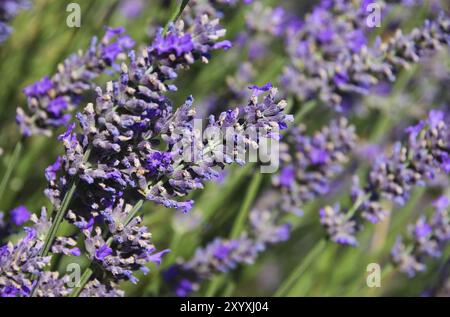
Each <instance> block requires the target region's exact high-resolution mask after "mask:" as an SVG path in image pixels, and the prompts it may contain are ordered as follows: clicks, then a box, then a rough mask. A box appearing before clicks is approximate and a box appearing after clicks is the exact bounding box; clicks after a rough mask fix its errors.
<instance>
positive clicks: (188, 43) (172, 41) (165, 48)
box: [149, 30, 217, 57]
mask: <svg viewBox="0 0 450 317" xmlns="http://www.w3.org/2000/svg"><path fill="white" fill-rule="evenodd" d="M215 45H217V44H215ZM193 49H194V43H193V42H192V38H191V35H190V34H184V35H178V34H175V33H173V32H170V33H169V34H167V35H165V36H164V35H163V34H162V30H161V31H160V32H159V33H158V34H157V35H156V38H155V40H154V41H153V43H152V45H151V46H150V48H149V51H150V52H156V54H157V55H166V54H170V53H175V54H176V56H178V57H180V56H182V55H183V54H187V53H190V52H191V51H192V50H193Z"/></svg>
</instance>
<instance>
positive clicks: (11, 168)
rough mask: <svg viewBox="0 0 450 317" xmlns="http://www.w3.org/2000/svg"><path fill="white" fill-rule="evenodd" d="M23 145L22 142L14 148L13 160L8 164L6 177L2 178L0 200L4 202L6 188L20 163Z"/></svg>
mask: <svg viewBox="0 0 450 317" xmlns="http://www.w3.org/2000/svg"><path fill="white" fill-rule="evenodd" d="M22 149H23V144H22V141H19V142H18V143H17V144H16V146H15V147H14V151H13V153H12V155H11V158H10V160H9V162H8V166H7V168H6V172H5V175H4V176H3V178H2V182H1V183H0V200H2V197H3V194H4V193H5V190H6V187H7V185H8V183H9V180H10V178H11V175H12V173H13V171H14V168H15V166H16V164H17V162H19V156H20V154H21V153H22Z"/></svg>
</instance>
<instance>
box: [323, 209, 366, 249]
mask: <svg viewBox="0 0 450 317" xmlns="http://www.w3.org/2000/svg"><path fill="white" fill-rule="evenodd" d="M319 215H320V223H321V224H322V225H323V226H324V227H325V229H326V231H327V234H328V236H329V237H330V239H331V240H332V241H334V242H336V243H338V244H342V245H349V246H357V245H358V241H357V240H356V237H355V234H356V231H357V230H356V229H357V227H356V222H355V221H353V220H350V219H349V218H348V217H347V215H346V214H345V213H343V212H341V211H340V206H339V205H335V206H334V207H330V206H327V207H325V208H322V209H320V211H319Z"/></svg>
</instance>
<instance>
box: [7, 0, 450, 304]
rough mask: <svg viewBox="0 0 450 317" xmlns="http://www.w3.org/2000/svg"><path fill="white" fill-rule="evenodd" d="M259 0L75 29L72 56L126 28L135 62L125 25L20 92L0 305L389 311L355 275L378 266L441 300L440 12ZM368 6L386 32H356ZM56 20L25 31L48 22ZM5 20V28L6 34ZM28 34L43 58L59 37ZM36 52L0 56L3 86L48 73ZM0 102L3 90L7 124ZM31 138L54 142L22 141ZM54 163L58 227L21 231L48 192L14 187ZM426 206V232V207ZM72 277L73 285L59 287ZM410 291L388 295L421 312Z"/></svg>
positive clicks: (217, 2) (50, 185)
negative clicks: (271, 153) (141, 300)
mask: <svg viewBox="0 0 450 317" xmlns="http://www.w3.org/2000/svg"><path fill="white" fill-rule="evenodd" d="M7 2H8V3H12V2H13V1H12V0H8V1H7ZM5 3H6V2H5ZM14 3H18V2H14ZM268 3H271V4H272V2H270V1H258V2H253V3H252V1H247V0H245V1H237V0H236V1H235V0H233V1H229V0H192V1H186V0H184V1H180V2H179V3H178V7H176V8H175V5H174V6H170V5H169V3H168V2H161V3H159V2H158V3H155V4H154V6H152V10H150V7H148V6H147V4H146V3H144V2H142V1H120V2H117V3H116V4H115V5H109V4H105V3H102V4H100V3H99V4H97V5H96V9H99V12H98V13H95V14H93V13H91V12H84V13H83V24H84V25H83V27H84V28H83V33H76V36H73V37H71V41H74V43H75V39H76V40H77V41H78V37H80V38H83V36H84V35H83V34H89V33H91V32H90V31H91V30H94V29H98V28H99V27H101V24H102V23H103V21H101V23H100V21H95V23H94V24H95V26H94V25H91V27H90V26H89V21H90V19H93V18H94V16H95V20H98V17H100V16H103V17H104V18H105V19H108V24H110V22H111V24H112V25H123V24H125V25H126V28H127V30H128V32H130V34H132V35H133V38H134V39H135V40H136V43H137V45H136V43H135V40H133V39H132V38H131V37H130V36H128V35H126V34H125V28H122V27H118V28H107V29H106V34H105V35H104V37H103V38H102V39H101V40H100V41H97V40H96V39H95V38H94V39H93V40H92V41H91V43H90V45H89V47H88V49H87V50H86V51H85V52H79V53H77V54H73V55H71V56H69V58H67V59H66V60H65V61H63V62H62V63H61V64H60V65H59V66H58V69H57V72H56V73H55V74H54V75H53V76H51V77H50V76H49V77H44V78H42V79H41V80H39V81H37V82H35V83H34V84H31V85H28V86H27V87H26V88H25V89H24V90H23V93H24V95H25V97H26V101H27V107H23V108H19V109H18V110H17V123H18V125H19V128H20V130H21V133H20V134H21V135H22V138H23V140H25V142H26V144H27V147H26V149H27V153H25V154H24V155H22V152H21V149H22V143H21V142H19V143H18V145H17V147H16V148H15V150H14V151H13V153H12V154H9V153H8V150H7V149H8V147H9V146H8V144H9V143H8V142H11V143H12V141H9V137H10V136H11V135H12V134H13V132H11V131H8V129H7V126H8V125H3V123H6V122H2V125H1V130H2V133H1V134H0V143H2V144H1V148H3V149H6V151H3V150H0V152H1V153H0V155H3V156H1V157H0V159H1V160H0V169H3V165H2V163H3V160H4V162H5V163H6V164H5V170H4V173H3V178H2V179H1V180H0V204H1V207H2V210H9V211H8V212H0V246H1V245H3V246H1V247H0V296H13V297H18V296H23V297H50V296H57V297H64V296H72V297H75V296H81V297H121V296H125V295H131V296H135V295H148V294H152V295H169V294H170V295H172V294H176V295H178V296H190V295H192V294H196V295H207V296H211V295H218V294H221V295H230V294H233V295H238V296H239V295H242V294H247V292H248V290H249V289H251V290H252V291H251V294H252V295H255V294H257V295H266V294H272V293H271V292H272V291H273V290H276V291H275V293H273V294H274V295H275V296H293V295H295V296H298V295H310V294H313V295H330V294H336V295H339V296H345V295H374V294H375V295H377V294H383V295H384V294H385V288H383V289H370V290H369V289H367V288H366V287H365V285H359V284H360V283H361V281H365V278H362V273H358V272H359V268H362V270H361V272H363V271H364V269H363V268H364V267H365V266H366V265H367V263H366V262H367V261H369V260H370V262H374V261H375V262H378V263H383V262H384V261H385V260H387V259H388V258H389V260H388V261H389V262H388V263H387V264H386V263H385V264H383V265H382V279H383V283H384V284H386V285H387V284H389V285H392V283H393V282H392V281H393V278H394V274H395V273H396V272H397V271H401V272H404V273H406V274H407V275H409V276H410V277H412V276H416V275H419V274H417V273H418V272H422V271H425V270H426V269H427V267H428V270H427V274H420V276H417V278H416V281H414V283H417V285H420V287H419V288H420V290H419V291H420V292H422V290H423V289H428V290H429V292H427V293H426V294H425V295H437V294H438V293H439V291H438V290H440V289H444V291H445V287H444V288H443V287H442V286H445V285H444V282H439V283H437V284H436V283H435V281H436V280H442V281H444V280H445V279H446V277H447V275H448V274H447V273H446V272H447V269H446V267H447V266H448V249H447V242H448V238H449V234H448V233H449V228H448V214H447V209H448V200H447V198H446V197H447V196H448V190H447V187H448V172H449V171H450V160H449V155H450V153H449V145H448V142H449V140H450V134H449V132H448V123H449V122H448V121H449V119H448V118H449V116H448V94H447V93H446V90H445V88H446V85H445V83H446V82H448V80H449V78H450V77H449V76H448V74H447V70H448V67H447V66H448V65H446V64H447V63H448V44H449V43H450V36H449V31H450V30H449V26H450V25H449V18H448V17H449V16H448V12H446V9H445V3H438V2H437V1H432V2H421V1H402V2H401V3H393V2H389V1H387V2H384V1H371V0H370V1H363V0H361V1H359V0H358V1H345V0H331V1H330V0H323V1H316V2H314V3H312V4H311V3H307V4H306V3H303V2H293V1H281V2H279V3H277V7H273V8H272V7H270V6H269V5H268ZM429 4H431V6H430V5H429ZM2 5H3V3H2ZM2 5H0V13H2V11H1V10H2V8H3V7H2ZM372 5H376V8H379V9H381V11H380V13H381V16H379V18H381V27H380V28H372V27H370V25H369V24H368V20H367V19H368V18H369V17H370V14H371V11H370V9H369V7H372ZM51 6H52V5H51V4H49V3H44V2H42V4H41V3H40V4H39V5H37V6H36V7H35V8H34V9H33V11H32V12H31V14H34V13H36V14H38V15H39V17H40V16H41V15H42V16H46V13H44V12H45V11H47V8H51ZM14 8H15V9H14V10H12V11H10V12H13V11H14V12H15V10H16V9H17V8H18V7H14ZM55 8H56V6H55ZM60 8H62V6H60ZM172 9H174V10H173V12H169V11H172ZM102 10H103V11H102ZM116 13H117V14H116ZM102 14H103V15H102ZM168 16H171V18H170V23H167V24H166V26H165V27H158V26H157V25H159V24H160V23H161V21H163V20H165V19H167V17H168ZM12 17H13V15H12V14H11V15H9V16H8V17H7V18H4V16H2V14H0V21H2V22H0V30H2V23H7V24H9V23H10V22H11V19H12ZM412 17H414V19H413V18H412ZM3 20H5V22H3ZM38 20H40V19H37V20H36V21H38ZM144 20H145V21H150V23H151V25H150V26H149V28H148V30H147V32H144V30H143V27H142V22H143V21H144ZM424 20H426V21H425V22H424V23H423V21H424ZM92 22H94V21H93V20H92V21H91V23H92ZM369 22H370V21H369ZM36 23H37V22H36ZM5 25H6V24H5ZM222 25H226V28H227V29H228V32H227V38H229V39H231V41H230V40H224V36H225V32H226V31H225V26H222ZM420 25H422V26H420ZM414 27H415V28H414ZM40 28H41V29H40V31H42V37H39V40H42V42H43V43H46V42H45V41H46V38H47V37H46V35H48V34H52V35H55V36H52V37H51V38H52V39H57V38H59V37H60V38H67V37H66V30H59V29H58V30H52V31H51V32H53V33H51V32H49V30H47V26H46V24H45V23H43V24H42V26H40ZM16 29H17V30H16V32H23V31H22V30H21V27H19V26H18V27H16ZM74 31H76V30H74ZM1 34H2V33H1V32H0V42H1V37H2V35H1ZM74 34H75V33H74ZM22 36H23V35H22ZM148 37H150V41H149V42H147V43H145V45H141V44H140V42H141V40H142V39H143V38H148ZM36 39H37V38H36ZM31 42H33V41H31ZM31 42H30V43H28V42H26V41H25V42H24V43H23V44H22V43H19V44H16V43H15V41H8V42H5V43H4V44H3V45H4V48H5V50H4V51H3V47H2V51H1V52H0V55H2V59H1V61H0V69H1V71H2V73H7V72H8V71H11V69H14V71H17V72H18V73H20V74H21V75H20V78H21V80H20V81H18V84H16V85H15V86H16V87H23V84H24V83H28V82H30V81H32V80H29V78H28V77H29V76H27V71H26V70H27V68H28V67H39V64H41V62H39V63H38V62H37V61H36V60H37V59H34V58H31V57H30V56H31V54H27V53H25V52H27V51H30V52H31V51H39V50H35V49H34V47H33V46H32V45H37V46H39V45H40V43H37V42H36V43H31ZM51 44H52V45H54V46H55V48H56V46H57V43H56V41H55V43H51ZM14 45H24V49H22V47H20V50H17V47H15V46H14ZM13 46H14V47H13ZM135 46H136V48H134V47H135ZM52 47H53V46H52ZM13 51H14V52H19V51H20V52H22V53H17V58H15V57H14V58H13V56H11V54H12V53H11V52H13ZM218 51H226V53H223V54H222V53H221V54H217V52H218ZM437 51H440V54H439V55H438V54H436V52H437ZM49 56H51V55H49ZM3 61H5V62H3ZM49 62H50V61H49ZM51 62H52V63H55V61H51ZM199 62H200V63H199ZM44 63H45V61H42V64H44ZM201 63H203V65H201ZM444 63H445V64H444ZM206 64H209V65H206ZM104 75H106V76H104ZM13 77H14V76H12V79H11V80H13ZM16 77H19V76H16ZM104 78H106V80H104ZM33 80H34V79H33ZM104 82H107V83H106V84H104ZM272 82H273V83H274V85H272ZM12 85H13V83H11V85H8V86H12ZM419 85H420V86H421V89H419V88H418V86H419ZM0 86H1V87H0V88H3V87H8V86H3V85H2V83H1V82H0ZM274 86H277V87H279V90H278V89H277V88H274ZM8 94H10V95H11V93H10V92H8V91H5V89H0V107H4V108H2V110H5V111H6V112H8V108H7V107H8V105H7V103H10V102H9V97H10V96H9V97H8ZM191 95H192V96H191ZM193 96H196V98H198V101H197V100H195V101H194V98H193ZM186 97H187V98H186ZM285 99H286V100H288V101H285ZM3 104H5V105H3ZM11 104H13V103H11ZM323 106H325V107H323ZM391 108H392V109H391ZM430 109H435V110H431V111H429V110H430ZM437 109H438V110H437ZM330 110H331V111H330ZM335 110H337V111H340V113H336V111H335ZM346 110H351V111H346ZM291 112H292V115H290V114H289V113H291ZM425 113H428V116H427V117H426V119H423V120H421V121H420V122H419V123H418V124H417V125H412V126H410V125H411V122H417V120H418V119H417V118H424V117H425ZM73 114H76V115H74V118H72V115H73ZM388 114H389V115H391V116H393V115H396V116H397V117H396V118H387V116H388ZM292 121H294V125H293V126H290V123H291V122H292ZM319 122H320V124H319ZM320 126H322V128H320ZM408 126H410V127H409V128H406V127H408ZM405 128H406V130H405ZM63 129H65V132H63V133H62V134H61V135H60V136H59V137H58V138H57V139H58V141H59V142H60V144H62V147H61V148H63V150H64V152H63V153H62V154H59V156H57V155H56V153H54V151H51V152H50V151H49V152H48V155H42V156H39V154H37V153H38V152H37V150H36V148H37V147H39V146H38V145H37V144H38V142H42V143H41V144H48V148H49V149H50V144H51V142H52V140H51V138H48V136H51V135H52V134H53V133H54V132H56V131H58V132H57V133H59V131H60V130H61V131H62V130H63ZM36 135H43V136H47V137H44V138H40V137H39V136H38V137H33V138H29V137H31V136H36ZM12 139H14V138H12ZM278 142H280V143H281V144H280V145H281V147H280V152H279V154H280V162H279V163H280V164H279V170H277V171H276V172H275V173H274V174H273V175H269V176H268V177H265V176H264V175H262V174H260V173H259V171H258V170H257V169H258V168H259V167H260V166H262V165H263V164H262V163H261V162H257V163H256V164H247V163H248V159H249V158H250V157H251V156H252V155H253V154H254V153H253V152H254V151H255V150H264V149H265V147H266V146H267V145H268V144H272V145H273V144H277V143H278ZM3 143H4V144H3ZM29 145H31V146H30V147H28V146H29ZM3 152H6V153H3ZM5 154H6V155H5ZM56 156H57V158H56V160H55V161H54V163H52V164H51V165H50V166H48V167H47V168H46V169H45V171H44V173H41V174H44V176H45V180H46V181H47V183H46V184H45V196H46V197H47V198H48V199H49V205H50V204H51V208H53V212H52V213H49V214H48V213H47V209H46V208H43V209H42V211H41V213H40V214H39V216H38V215H35V214H32V213H31V212H30V211H29V210H28V208H30V209H31V210H33V209H35V207H36V205H38V206H39V207H40V206H42V204H44V203H43V202H42V201H41V199H40V197H41V194H42V193H41V188H40V183H39V180H40V178H41V175H40V174H39V172H37V174H36V173H30V175H26V174H27V173H28V171H30V170H31V169H30V168H29V167H27V165H28V166H29V165H30V164H31V162H33V163H34V164H35V165H36V168H35V169H36V170H39V169H40V167H41V166H47V165H48V160H49V159H48V158H49V157H52V158H55V157H56ZM235 163H236V164H235ZM42 164H45V165H42ZM243 165H246V166H245V167H244V168H242V166H243ZM15 170H16V171H17V172H15ZM38 174H39V175H38ZM245 178H248V179H245ZM350 179H352V180H353V182H352V186H351V189H349V188H348V187H349V186H348V183H349V181H350ZM35 183H36V185H35ZM29 184H33V186H32V187H33V188H32V189H31V188H30V187H31V186H30V185H29ZM42 187H44V185H43V186H42ZM203 189H204V190H203ZM14 191H17V197H14V196H13V192H14ZM349 192H350V194H349ZM33 193H36V194H33ZM5 194H10V195H11V197H7V198H8V199H6V202H4V199H3V198H4V197H5V196H4V195H5ZM438 195H442V198H440V199H438V200H436V201H435V202H434V203H433V205H434V207H435V212H434V214H432V215H429V216H426V213H427V211H426V210H427V209H425V208H422V206H425V205H427V204H429V202H430V199H431V198H432V197H437V196H438ZM19 197H20V198H19ZM13 198H18V199H16V200H13ZM194 202H195V203H194ZM13 203H14V205H12V204H13ZM12 206H14V207H15V208H11V207H12ZM25 206H27V207H25ZM321 206H325V207H323V208H320V207H321ZM47 207H49V206H47ZM397 207H399V208H401V209H402V212H395V213H394V212H392V211H393V210H394V209H396V208H397ZM150 209H151V212H150V213H149V212H148V211H149V210H150ZM169 209H174V210H169ZM424 210H425V211H424ZM180 211H181V212H180ZM413 214H414V215H415V214H418V219H417V221H416V222H415V223H414V224H410V225H408V223H411V218H412V215H413ZM175 218H176V219H175ZM174 219H175V220H174ZM180 219H182V220H183V222H185V223H187V225H186V226H187V227H182V226H181V225H180V224H179V223H178V224H177V223H176V222H177V221H179V220H180ZM172 220H174V221H172ZM171 224H173V226H172V225H171ZM369 224H376V225H375V226H371V225H370V228H369V229H371V230H364V231H363V228H364V226H369ZM405 228H406V229H407V230H405ZM323 231H325V232H326V236H327V238H328V239H323V238H322V239H321V237H323ZM404 231H407V233H408V234H407V235H399V232H404ZM152 233H153V234H154V235H152ZM395 236H398V238H397V240H396V242H395V244H394V243H393V242H394V238H395ZM317 239H320V240H317ZM316 240H317V241H316ZM327 240H328V241H327ZM283 242H284V243H283ZM331 242H334V243H335V244H337V245H334V246H331V244H332V243H331ZM275 245H278V246H277V247H275ZM345 246H353V248H351V249H346V250H344V248H343V247H345ZM392 246H393V248H392V250H391V252H390V254H388V253H389V250H388V249H390V248H391V247H392ZM169 249H170V250H169ZM169 252H170V254H169ZM263 253H264V256H262V254H263ZM372 258H373V259H372ZM429 258H433V259H434V261H435V264H433V268H434V267H436V268H437V270H436V272H434V270H430V269H429V268H430V267H431V265H430V266H429V264H428V262H429V261H428V259H429ZM72 262H76V265H80V268H82V271H81V273H82V275H81V279H80V280H76V281H73V276H72V275H70V274H69V272H68V271H67V274H65V273H64V266H65V265H67V263H71V264H72ZM161 263H163V266H162V267H161V268H159V266H160V264H161ZM316 264H317V265H316ZM331 268H332V270H333V271H332V274H331V273H330V274H327V273H329V272H331ZM150 270H151V271H152V274H150V275H148V273H149V272H150ZM364 272H365V271H364ZM143 275H146V276H143ZM147 275H148V276H147ZM359 275H361V276H359ZM324 276H327V277H330V278H324ZM431 276H433V277H435V276H437V277H436V278H430V279H428V277H431ZM244 281H245V282H244ZM401 281H402V280H401ZM73 282H75V283H73ZM396 282H397V280H396ZM138 283H139V284H138ZM244 283H248V284H249V285H250V286H251V287H243V286H244ZM136 284H138V285H136ZM432 284H433V285H432ZM434 284H435V285H434ZM344 285H345V287H343V286H344ZM412 285H416V284H411V285H409V286H408V287H407V288H400V287H399V288H398V290H396V289H395V290H390V292H394V293H395V292H396V293H395V294H397V293H398V294H402V295H403V294H407V295H410V294H412V295H416V293H414V292H415V291H416V289H419V288H416V287H413V286H412ZM255 286H257V287H255ZM235 287H236V288H235ZM389 289H390V288H389ZM444 291H443V292H441V293H442V294H443V293H444Z"/></svg>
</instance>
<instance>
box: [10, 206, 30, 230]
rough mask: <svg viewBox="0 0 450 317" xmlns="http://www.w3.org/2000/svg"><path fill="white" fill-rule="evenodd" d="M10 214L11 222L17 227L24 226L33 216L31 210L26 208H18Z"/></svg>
mask: <svg viewBox="0 0 450 317" xmlns="http://www.w3.org/2000/svg"><path fill="white" fill-rule="evenodd" d="M10 214H11V221H12V222H13V223H14V224H15V225H16V226H21V225H23V224H24V223H25V222H27V221H28V220H30V216H31V214H30V212H29V210H28V209H27V207H25V206H19V207H17V208H14V209H13V210H11V212H10Z"/></svg>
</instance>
